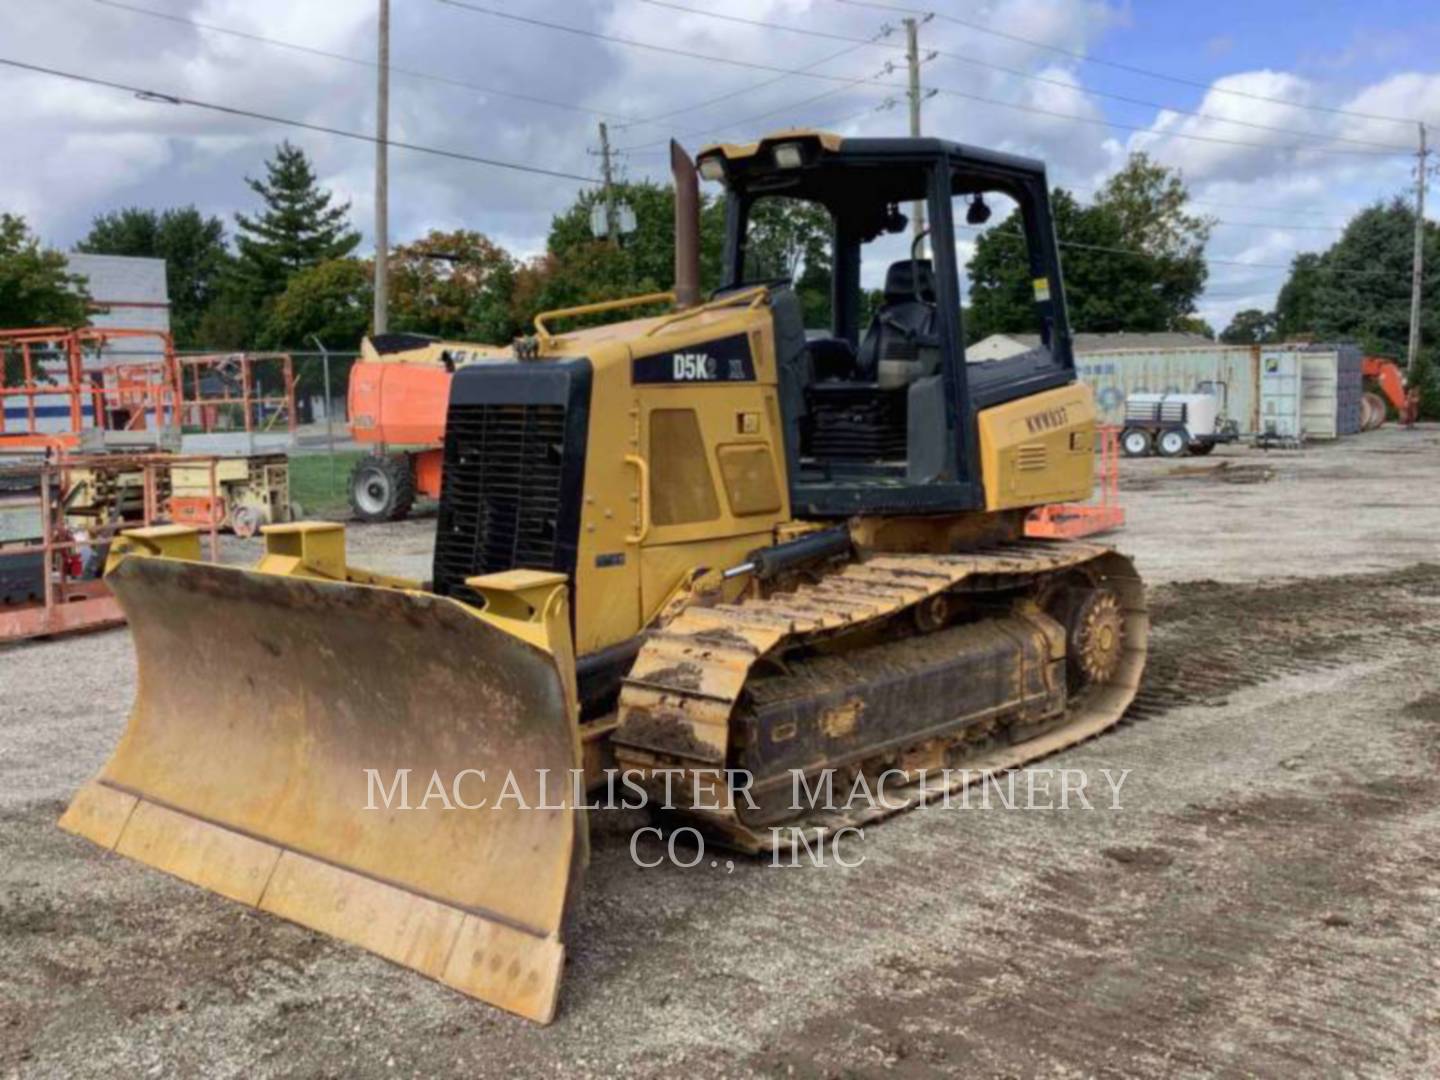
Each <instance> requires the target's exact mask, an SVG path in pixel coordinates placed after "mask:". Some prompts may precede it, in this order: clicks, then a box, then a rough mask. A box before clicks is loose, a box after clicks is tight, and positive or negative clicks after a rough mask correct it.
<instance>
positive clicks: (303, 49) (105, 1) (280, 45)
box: [90, 0, 626, 120]
mask: <svg viewBox="0 0 1440 1080" xmlns="http://www.w3.org/2000/svg"><path fill="white" fill-rule="evenodd" d="M90 2H91V3H94V4H100V5H102V6H104V7H109V8H116V9H118V10H121V11H129V12H133V13H134V14H136V15H145V16H147V17H149V18H152V19H164V20H165V21H166V22H172V23H178V24H179V25H181V26H188V27H190V28H191V29H194V30H203V31H204V32H205V33H207V34H224V35H226V36H227V37H234V38H240V39H242V40H245V41H253V42H256V43H257V44H261V45H270V46H273V47H274V48H277V49H289V50H291V51H292V52H298V53H305V54H307V55H309V56H321V57H324V58H325V59H327V60H339V61H340V62H341V63H344V64H353V65H355V66H357V67H366V68H372V69H373V68H375V67H377V66H378V65H377V64H376V62H375V61H374V60H366V59H364V58H362V57H358V56H346V55H345V54H344V53H336V52H330V51H328V50H326V49H317V48H315V47H313V46H310V45H301V44H299V43H298V42H294V41H282V40H280V39H279V38H271V37H264V36H263V35H261V34H252V33H250V32H248V31H246V30H235V29H232V28H231V27H228V26H215V25H213V24H211V23H202V22H196V21H195V20H193V19H187V18H185V17H184V16H183V15H172V14H170V13H169V12H165V11H154V10H152V9H150V8H146V7H139V6H137V5H135V4H125V3H121V2H120V0H90ZM390 73H391V74H392V75H404V76H405V77H407V78H410V79H423V80H425V81H426V82H433V83H439V84H441V85H442V86H453V87H456V88H457V89H461V90H473V91H475V92H476V93H480V94H492V95H494V96H496V97H506V98H514V99H515V100H517V101H528V102H531V103H532V104H535V105H547V106H549V107H550V108H553V109H566V110H569V111H570V112H579V113H586V114H587V115H590V116H604V117H616V118H618V119H621V120H624V119H626V117H624V116H623V115H622V114H620V113H614V112H608V111H606V110H604V109H591V108H587V107H586V106H584V105H576V104H574V103H573V102H566V101H555V100H554V99H553V98H543V97H536V96H535V95H533V94H523V93H520V92H518V91H515V90H500V89H497V88H496V87H493V86H482V85H480V84H479V83H472V82H466V81H465V80H463V79H452V78H449V77H448V76H445V75H435V74H432V73H431V72H428V71H416V70H414V69H410V68H402V67H396V66H395V65H394V64H391V65H390Z"/></svg>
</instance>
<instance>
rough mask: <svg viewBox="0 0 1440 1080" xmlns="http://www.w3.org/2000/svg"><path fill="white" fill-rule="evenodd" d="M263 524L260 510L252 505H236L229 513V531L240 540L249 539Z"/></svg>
mask: <svg viewBox="0 0 1440 1080" xmlns="http://www.w3.org/2000/svg"><path fill="white" fill-rule="evenodd" d="M263 524H264V522H263V521H261V520H260V511H259V510H256V509H255V507H253V506H237V507H236V508H235V510H234V512H233V513H231V515H230V531H231V532H233V533H234V534H235V535H236V536H238V537H240V539H241V540H249V539H250V537H252V536H254V535H255V534H256V533H258V532H259V531H260V526H261V525H263Z"/></svg>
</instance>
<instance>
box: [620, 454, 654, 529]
mask: <svg viewBox="0 0 1440 1080" xmlns="http://www.w3.org/2000/svg"><path fill="white" fill-rule="evenodd" d="M625 464H626V465H629V466H630V467H631V468H633V469H634V470H635V472H636V474H637V479H638V480H639V482H640V490H639V493H638V496H637V505H636V508H635V513H636V515H637V516H638V518H639V520H638V521H637V522H636V523H635V531H634V532H633V533H629V534H628V535H627V536H626V537H625V542H626V543H627V544H643V543H644V542H645V538H646V537H647V536H649V535H650V464H649V462H647V461H646V460H645V459H644V458H643V457H641V456H640V455H639V454H626V455H625Z"/></svg>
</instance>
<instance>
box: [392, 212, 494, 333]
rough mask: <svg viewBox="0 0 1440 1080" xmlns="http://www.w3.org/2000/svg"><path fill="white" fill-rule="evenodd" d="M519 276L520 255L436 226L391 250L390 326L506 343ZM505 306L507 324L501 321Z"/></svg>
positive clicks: (471, 235) (463, 232) (474, 236)
mask: <svg viewBox="0 0 1440 1080" xmlns="http://www.w3.org/2000/svg"><path fill="white" fill-rule="evenodd" d="M514 281H515V260H514V259H513V258H511V256H510V254H509V252H507V251H506V250H505V249H504V248H502V247H500V246H499V245H498V244H495V243H494V242H493V241H491V240H489V239H488V238H487V237H485V236H483V235H481V234H480V233H478V232H471V231H468V230H460V231H457V232H448V233H447V232H438V231H432V232H430V233H429V234H428V235H426V236H424V237H422V238H421V239H419V240H416V241H414V242H413V243H410V244H403V245H401V246H399V247H397V248H395V250H394V251H393V252H392V253H391V257H390V326H391V328H392V329H394V330H408V331H410V332H412V333H417V334H434V335H436V336H437V337H449V338H479V339H480V340H484V341H489V342H491V343H495V344H504V343H505V342H507V341H509V340H510V339H511V338H513V337H514V333H513V331H512V330H511V327H510V326H509V320H508V308H509V305H510V300H511V296H512V294H513V291H514ZM501 312H506V313H507V318H506V319H505V321H504V323H503V324H502V323H498V322H497V321H496V319H497V317H498V316H499V314H500V313H501ZM507 331H508V332H507ZM495 334H499V335H501V336H498V337H492V336H491V335H495Z"/></svg>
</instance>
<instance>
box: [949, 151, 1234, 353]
mask: <svg viewBox="0 0 1440 1080" xmlns="http://www.w3.org/2000/svg"><path fill="white" fill-rule="evenodd" d="M1188 198H1189V196H1188V193H1187V191H1186V188H1185V185H1184V183H1183V181H1182V180H1181V178H1180V175H1179V174H1178V173H1176V172H1174V171H1172V170H1170V169H1167V168H1165V167H1164V166H1162V165H1157V164H1155V163H1153V162H1152V161H1150V159H1149V158H1147V157H1146V156H1145V155H1144V154H1136V155H1134V156H1133V157H1131V159H1130V161H1129V163H1128V164H1127V165H1126V166H1125V168H1124V169H1122V170H1121V171H1120V172H1118V173H1116V174H1115V175H1114V176H1112V177H1111V178H1110V181H1109V182H1108V183H1107V184H1106V185H1105V187H1104V188H1103V189H1102V190H1101V192H1100V194H1099V195H1098V196H1097V198H1096V200H1095V203H1094V205H1092V206H1081V205H1080V204H1079V203H1078V202H1077V201H1076V200H1075V197H1074V196H1073V195H1071V194H1070V193H1069V192H1068V191H1064V190H1062V189H1059V188H1057V189H1056V190H1055V191H1054V192H1053V194H1052V195H1051V207H1050V209H1051V214H1052V216H1053V217H1054V221H1055V231H1056V234H1057V235H1058V236H1059V238H1060V241H1061V248H1060V262H1061V268H1062V271H1063V274H1064V281H1065V298H1066V305H1067V309H1068V311H1069V314H1070V325H1071V328H1072V329H1073V330H1077V331H1088V332H1093V333H1104V332H1114V331H1120V330H1126V331H1132V332H1143V331H1159V330H1189V329H1193V328H1194V312H1195V305H1196V301H1197V300H1198V299H1199V297H1200V294H1201V292H1203V290H1204V288H1205V280H1206V277H1207V273H1208V272H1207V270H1206V267H1205V257H1204V249H1205V244H1206V242H1207V241H1208V239H1209V235H1210V227H1211V222H1209V221H1208V220H1206V219H1203V218H1198V217H1194V216H1192V215H1190V214H1188V213H1187V212H1186V205H1187V200H1188ZM968 269H969V271H970V281H971V296H970V300H971V304H970V309H969V315H970V322H969V325H968V331H967V332H968V334H969V337H970V340H972V341H974V340H977V339H979V338H983V337H987V336H988V335H990V334H994V333H1034V332H1035V331H1036V330H1037V328H1038V327H1037V321H1036V315H1035V308H1034V292H1033V289H1034V286H1033V282H1032V280H1031V277H1032V275H1031V272H1030V264H1029V260H1028V258H1027V255H1026V251H1025V240H1024V230H1023V218H1022V215H1021V212H1020V211H1019V210H1018V209H1016V210H1014V211H1012V212H1011V214H1010V215H1009V216H1008V217H1007V218H1006V219H1005V220H1004V221H1002V222H1001V223H1000V224H999V225H997V226H995V227H994V228H991V229H989V230H987V231H986V232H984V233H981V234H980V236H979V237H978V238H977V240H976V247H975V254H974V256H973V257H972V258H971V260H970V263H969V267H968Z"/></svg>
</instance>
